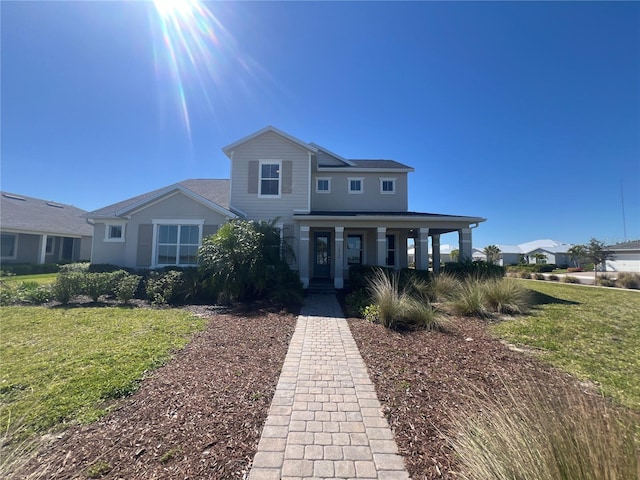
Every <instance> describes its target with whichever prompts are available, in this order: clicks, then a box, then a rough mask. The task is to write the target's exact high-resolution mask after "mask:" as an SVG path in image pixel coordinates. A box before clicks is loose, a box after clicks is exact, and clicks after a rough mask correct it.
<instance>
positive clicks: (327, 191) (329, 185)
mask: <svg viewBox="0 0 640 480" xmlns="http://www.w3.org/2000/svg"><path fill="white" fill-rule="evenodd" d="M320 180H326V181H327V189H326V190H318V182H320ZM316 193H331V177H316Z"/></svg>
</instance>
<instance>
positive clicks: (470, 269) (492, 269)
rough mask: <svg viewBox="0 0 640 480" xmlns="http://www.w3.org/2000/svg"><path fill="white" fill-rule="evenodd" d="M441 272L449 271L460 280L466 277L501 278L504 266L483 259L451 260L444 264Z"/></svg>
mask: <svg viewBox="0 0 640 480" xmlns="http://www.w3.org/2000/svg"><path fill="white" fill-rule="evenodd" d="M442 273H449V274H451V275H454V276H456V277H458V279H460V280H465V279H466V278H477V279H488V278H502V277H504V274H505V268H504V267H502V266H500V265H494V264H492V263H487V262H483V261H474V262H469V261H467V262H452V263H446V264H445V265H444V267H443V269H442Z"/></svg>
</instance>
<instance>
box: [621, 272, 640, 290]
mask: <svg viewBox="0 0 640 480" xmlns="http://www.w3.org/2000/svg"><path fill="white" fill-rule="evenodd" d="M616 285H617V286H619V287H621V288H633V289H636V290H638V289H640V275H639V274H637V273H629V272H620V273H619V274H618V278H617V279H616Z"/></svg>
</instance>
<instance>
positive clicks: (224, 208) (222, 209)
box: [85, 179, 236, 218]
mask: <svg viewBox="0 0 640 480" xmlns="http://www.w3.org/2000/svg"><path fill="white" fill-rule="evenodd" d="M175 192H181V193H183V194H184V195H186V196H188V197H189V198H191V199H193V200H195V201H197V202H199V203H201V204H203V205H205V206H207V207H209V208H211V209H212V210H215V211H217V212H218V213H221V214H222V215H225V216H229V217H236V214H234V213H233V212H232V211H230V210H229V180H203V179H190V180H183V181H181V182H178V183H176V184H173V185H169V186H168V187H164V188H159V189H157V190H153V191H151V192H147V193H144V194H142V195H138V196H136V197H132V198H129V199H127V200H123V201H122V202H118V203H114V204H112V205H109V206H107V207H104V208H101V209H99V210H94V211H92V212H89V213H87V214H86V215H85V217H88V218H116V217H121V216H125V215H128V214H131V213H133V212H135V211H136V210H139V209H142V208H145V207H146V206H148V205H150V204H151V203H154V202H156V201H157V200H160V199H162V198H164V197H166V196H168V195H170V194H172V193H175Z"/></svg>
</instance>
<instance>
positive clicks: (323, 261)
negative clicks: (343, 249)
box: [313, 232, 331, 278]
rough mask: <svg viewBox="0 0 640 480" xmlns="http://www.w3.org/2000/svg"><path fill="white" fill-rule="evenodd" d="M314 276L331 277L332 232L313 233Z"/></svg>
mask: <svg viewBox="0 0 640 480" xmlns="http://www.w3.org/2000/svg"><path fill="white" fill-rule="evenodd" d="M313 245H314V246H313V258H314V260H313V276H314V277H323V278H329V277H330V276H331V233H329V232H315V233H314V234H313Z"/></svg>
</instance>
